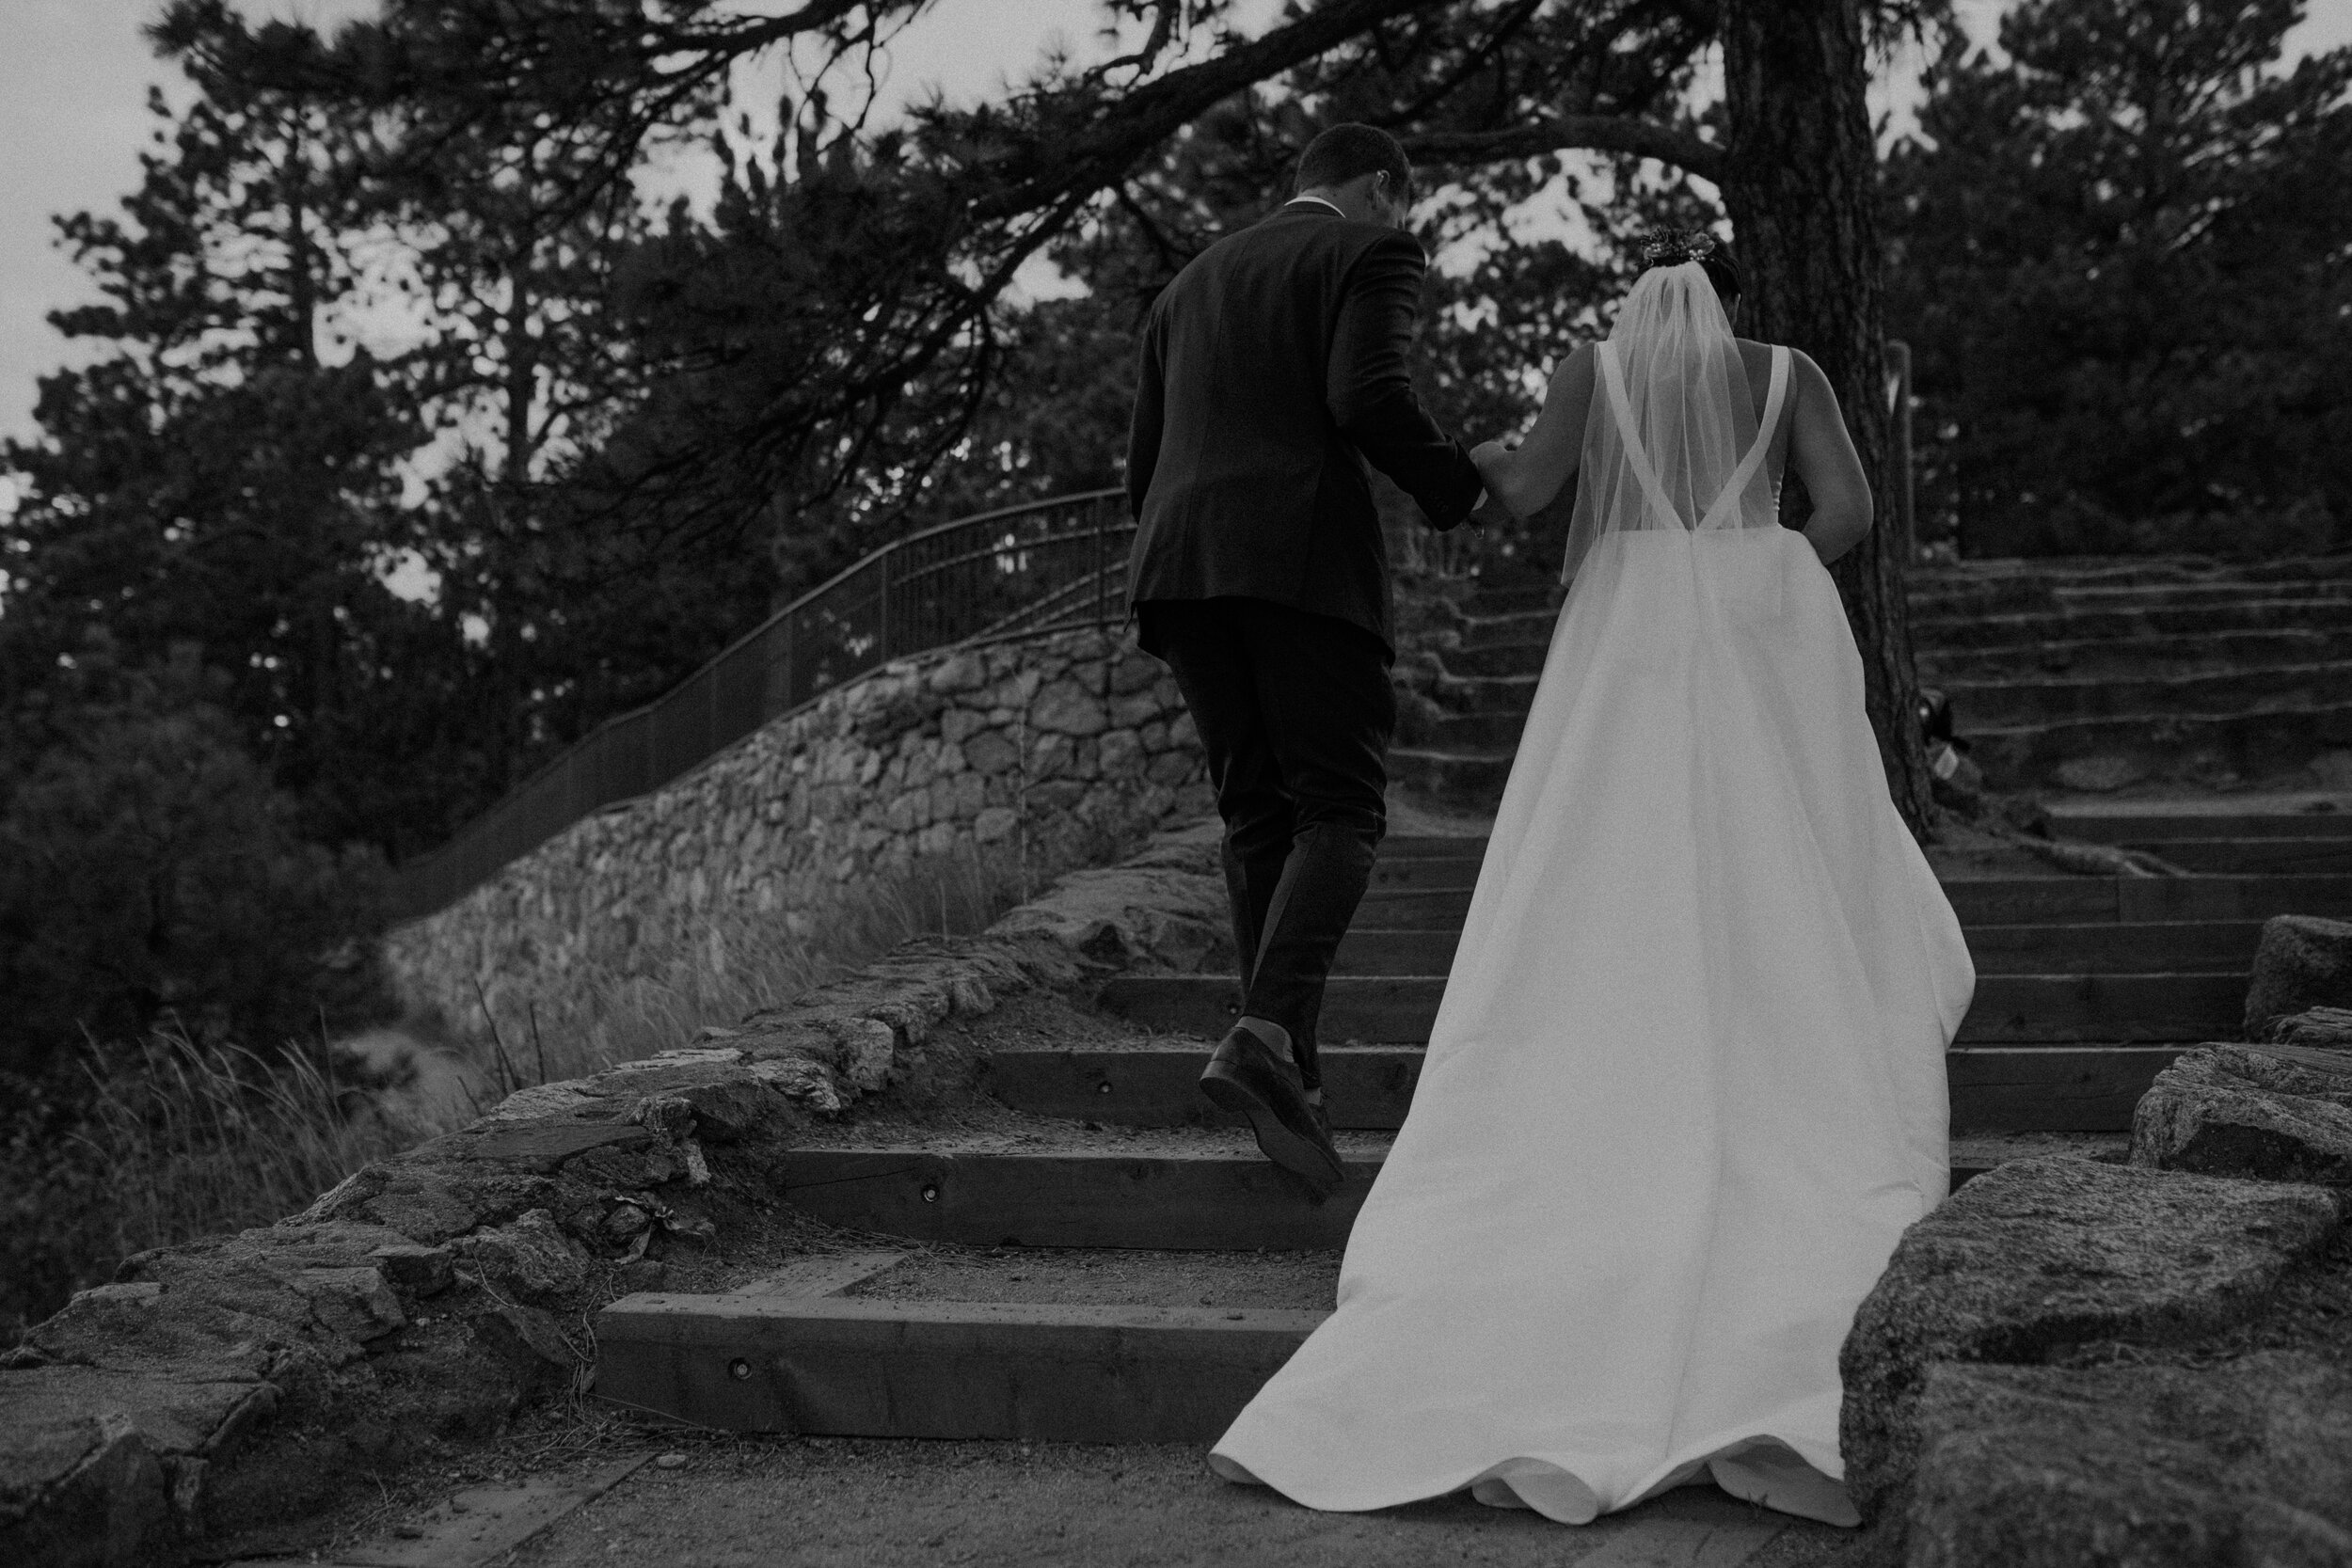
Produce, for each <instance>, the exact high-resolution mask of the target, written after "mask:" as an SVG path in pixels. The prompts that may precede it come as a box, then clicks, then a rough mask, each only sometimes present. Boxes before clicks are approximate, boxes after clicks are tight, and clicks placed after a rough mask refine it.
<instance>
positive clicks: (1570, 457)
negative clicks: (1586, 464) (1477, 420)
mask: <svg viewBox="0 0 2352 1568" xmlns="http://www.w3.org/2000/svg"><path fill="white" fill-rule="evenodd" d="M1592 406H1593V348H1592V345H1591V344H1590V343H1587V344H1585V345H1584V346H1583V347H1582V348H1580V349H1578V350H1577V351H1576V352H1575V353H1573V354H1571V355H1569V356H1567V358H1566V359H1565V360H1563V361H1562V362H1561V364H1560V368H1559V369H1558V370H1556V371H1554V372H1551V385H1550V387H1549V388H1547V389H1546V390H1545V392H1544V411H1543V412H1542V413H1540V414H1538V415H1536V416H1535V428H1534V429H1533V430H1531V431H1529V432H1528V433H1527V439H1526V440H1524V441H1522V442H1520V443H1519V445H1518V449H1517V450H1516V451H1514V450H1511V449H1509V448H1506V447H1504V446H1503V444H1502V442H1500V441H1484V442H1481V443H1480V444H1479V445H1478V446H1477V447H1476V448H1475V449H1474V450H1472V451H1471V452H1470V461H1471V462H1473V463H1475V464H1477V465H1478V473H1479V477H1480V478H1482V479H1484V480H1485V481H1486V493H1487V494H1488V495H1490V496H1492V497H1493V498H1494V499H1497V500H1499V501H1501V502H1502V504H1503V505H1504V506H1505V507H1507V508H1509V509H1510V513H1511V515H1513V516H1514V517H1525V516H1530V515H1533V514H1534V513H1537V512H1540V511H1542V510H1543V509H1544V507H1545V506H1546V505H1548V504H1549V502H1550V500H1551V499H1552V498H1553V497H1554V496H1557V495H1558V494H1559V493H1560V490H1561V487H1562V486H1563V485H1565V484H1566V483H1567V482H1568V477H1569V476H1570V475H1571V474H1573V473H1575V472H1576V465H1577V463H1578V461H1579V459H1581V457H1582V456H1583V455H1584V417H1585V415H1587V414H1588V413H1590V412H1591V411H1592Z"/></svg>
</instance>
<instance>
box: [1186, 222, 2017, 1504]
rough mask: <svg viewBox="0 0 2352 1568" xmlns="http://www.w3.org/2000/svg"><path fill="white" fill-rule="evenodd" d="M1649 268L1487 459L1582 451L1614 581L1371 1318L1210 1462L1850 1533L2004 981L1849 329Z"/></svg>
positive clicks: (1539, 465) (1483, 882)
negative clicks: (1903, 1276) (1843, 1445)
mask: <svg viewBox="0 0 2352 1568" xmlns="http://www.w3.org/2000/svg"><path fill="white" fill-rule="evenodd" d="M1646 259H1647V260H1648V261H1650V265H1649V268H1648V270H1646V271H1645V272H1644V273H1643V275H1642V276H1641V277H1640V279H1639V280H1638V281H1637V282H1636V283H1635V284H1634V286H1633V289H1632V291H1631V293H1629V295H1628V296H1627V298H1626V299H1625V301H1624V303H1623V305H1622V306H1621V308H1620V309H1619V310H1618V314H1617V319H1616V323H1615V325H1614V328H1613V331H1612V332H1611V333H1610V335H1609V339H1608V341H1606V342H1603V343H1600V344H1598V345H1591V346H1586V347H1583V348H1580V349H1578V350H1577V351H1576V352H1575V353H1574V354H1572V355H1570V356H1568V358H1567V360H1566V361H1565V363H1564V364H1563V365H1561V366H1560V368H1559V370H1558V372H1557V373H1556V374H1554V375H1553V377H1552V379H1551V385H1550V388H1549V393H1548V394H1547V396H1546V399H1545V402H1544V407H1543V412H1542V414H1541V415H1540V417H1539V418H1538V419H1537V420H1536V422H1535V425H1534V429H1533V430H1532V431H1531V432H1530V434H1529V436H1528V437H1527V439H1526V441H1525V443H1524V444H1523V445H1521V446H1520V447H1519V448H1518V450H1516V451H1505V450H1504V449H1503V448H1502V447H1501V446H1500V445H1497V444H1495V443H1492V442H1489V443H1487V444H1486V445H1485V446H1483V447H1481V448H1479V449H1478V451H1476V452H1474V453H1473V454H1472V456H1473V457H1474V458H1475V460H1476V461H1477V463H1478V465H1479V467H1480V469H1481V470H1482V472H1483V474H1484V475H1485V477H1486V482H1487V484H1488V487H1489V488H1490V489H1491V490H1492V491H1493V493H1494V494H1495V495H1496V496H1497V497H1498V498H1500V499H1502V501H1503V502H1504V504H1506V505H1507V506H1509V507H1510V509H1511V510H1512V511H1513V512H1514V513H1516V514H1519V515H1525V514H1527V513H1529V512H1532V511H1534V510H1535V509H1536V508H1538V507H1540V506H1542V505H1543V504H1544V503H1545V502H1547V501H1549V499H1551V498H1552V497H1553V496H1554V495H1556V494H1557V493H1558V492H1559V490H1560V489H1561V488H1562V487H1563V486H1564V485H1565V483H1567V480H1568V477H1569V475H1570V474H1571V473H1573V474H1574V475H1575V476H1576V484H1577V489H1576V510H1575V515H1574V521H1573V522H1572V524H1571V526H1570V531H1569V538H1568V550H1567V569H1568V571H1569V572H1570V573H1572V574H1573V576H1574V579H1575V580H1574V585H1573V587H1572V588H1571V590H1570V592H1569V594H1568V598H1567V603H1566V606H1565V609H1564V610H1563V611H1562V613H1561V616H1560V621H1559V625H1558V627H1557V629H1556V630H1555V631H1554V633H1553V636H1552V640H1551V646H1550V651H1549V656H1548V657H1547V659H1546V662H1545V666H1544V673H1543V680H1542V684H1541V685H1540V687H1539V688H1538V689H1537V691H1536V695H1535V702H1534V711H1533V713H1532V714H1531V715H1530V717H1529V719H1528V722H1527V728H1526V731H1525V734H1524V736H1523V738H1522V739H1521V740H1520V742H1519V749H1518V760H1517V762H1516V764H1515V765H1514V767H1513V768H1512V772H1511V779H1510V784H1509V785H1508V787H1507V788H1506V789H1505V790H1504V792H1503V797H1502V807H1501V810H1500V812H1499V813H1498V815H1497V817H1496V820H1495V825H1494V832H1493V837H1492V840H1491V844H1490V847H1489V848H1488V850H1487V853H1486V861H1485V863H1484V865H1483V866H1482V867H1481V869H1480V872H1479V877H1478V888H1477V892H1476V893H1475V894H1474V895H1472V898H1471V901H1470V916H1469V921H1468V924H1467V926H1466V927H1465V929H1464V932H1463V938H1462V944H1461V948H1460V951H1459V954H1458V956H1457V957H1456V958H1455V959H1454V970H1453V974H1452V975H1451V976H1450V977H1449V978H1448V980H1447V982H1446V990H1445V1000H1444V1002H1443V1004H1442V1005H1441V1006H1440V1007H1439V1009H1438V1019H1437V1023H1436V1026H1435V1027H1434V1029H1433V1030H1432V1032H1431V1035H1430V1040H1429V1050H1428V1055H1427V1059H1426V1062H1425V1065H1424V1066H1423V1068H1422V1076H1421V1084H1420V1087H1419V1088H1418V1089H1417V1090H1416V1091H1415V1096H1414V1100H1413V1105H1412V1110H1411V1114H1410V1115H1409V1116H1408V1117H1406V1121H1405V1125H1404V1127H1403V1129H1402V1131H1401V1132H1399V1133H1398V1135H1397V1139H1396V1143H1395V1147H1394V1148H1393V1149H1392V1150H1391V1152H1390V1155H1389V1157H1388V1160H1387V1162H1386V1163H1385V1164H1383V1166H1382V1167H1381V1171H1380V1175H1379V1178H1378V1180H1376V1181H1375V1184H1374V1186H1373V1189H1372V1192H1371V1194H1370V1196H1368V1197H1367V1199H1366V1200H1365V1203H1364V1207H1363V1211H1362V1213H1361V1216H1360V1217H1359V1219H1358V1220H1357V1222H1356V1226H1355V1229H1354V1231H1353V1233H1352V1234H1351V1235H1350V1236H1349V1238H1348V1243H1347V1253H1346V1258H1345V1260H1344V1262H1343V1266H1342V1270H1341V1274H1340V1286H1339V1304H1338V1310H1337V1311H1336V1312H1335V1313H1334V1314H1333V1315H1332V1316H1331V1317H1330V1318H1329V1319H1328V1320H1327V1321H1326V1322H1325V1323H1324V1324H1323V1326H1322V1327H1320V1328H1319V1329H1317V1330H1316V1331H1315V1333H1314V1335H1313V1336H1312V1337H1311V1338H1310V1339H1309V1340H1308V1341H1307V1342H1306V1344H1305V1345H1304V1346H1302V1347H1301V1348H1300V1349H1299V1351H1298V1353H1297V1354H1295V1356H1294V1357H1293V1358H1292V1359H1291V1361H1290V1363H1289V1364H1288V1365H1287V1366H1285V1367H1284V1368H1283V1369H1282V1370H1281V1371H1280V1372H1279V1374H1277V1375H1276V1376H1275V1378H1274V1379H1273V1380H1272V1381H1271V1382H1270V1383H1268V1384H1267V1385H1266V1386H1265V1387H1264V1389H1263V1391H1261V1392H1260V1393H1259V1395H1258V1397H1257V1398H1256V1399H1255V1400H1253V1401H1252V1402H1250V1404H1249V1406H1248V1408H1247V1409H1246V1410H1244V1411H1243V1412H1242V1414H1241V1416H1240V1418H1238V1419H1237V1420H1235V1421H1234V1423H1233V1425H1232V1429H1231V1430H1230V1431H1228V1432H1227V1433H1225V1435H1224V1437H1223V1438H1221V1439H1220V1440H1219V1441H1218V1442H1217V1444H1216V1448H1215V1449H1214V1451H1213V1452H1212V1454H1211V1456H1210V1464H1211V1465H1212V1466H1213V1467H1215V1468H1216V1471H1217V1472H1218V1473H1219V1474H1220V1475H1223V1476H1225V1477H1226V1478H1227V1479H1229V1480H1232V1481H1259V1482H1263V1483H1264V1484H1266V1485H1270V1486H1273V1487H1276V1488H1278V1489H1279V1490H1280V1491H1282V1492H1283V1493H1285V1494H1286V1495H1288V1496H1290V1497H1294V1498H1295V1499H1297V1500H1298V1501H1300V1502H1302V1503H1306V1504H1308V1505H1310V1506H1311V1507H1314V1508H1321V1509H1372V1508H1383V1507H1387V1506H1389V1505H1391V1504H1395V1503H1404V1502H1408V1501H1412V1500H1415V1499H1418V1498H1423V1497H1435V1496H1438V1495H1440V1494H1444V1493H1448V1492H1453V1491H1456V1490H1459V1489H1461V1488H1463V1487H1468V1488H1469V1489H1470V1492H1471V1493H1472V1495H1473V1496H1475V1497H1477V1498H1478V1499H1479V1500H1480V1501H1482V1502H1487V1503H1493V1504H1497V1505H1501V1506H1505V1507H1523V1508H1532V1509H1534V1510H1536V1511H1538V1512H1540V1513H1544V1514H1547V1515H1549V1517H1551V1518H1554V1519H1558V1520H1562V1521H1565V1522H1567V1523H1572V1524H1582V1523H1584V1522H1586V1521H1588V1520H1591V1519H1593V1518H1594V1517H1595V1516H1597V1515H1598V1514H1601V1513H1608V1512H1610V1511H1612V1510H1614V1509H1622V1508H1627V1507H1629V1506H1631V1505H1632V1504H1635V1503H1638V1502H1640V1501H1642V1500H1643V1499H1645V1498H1646V1497H1654V1496H1656V1495H1657V1494H1659V1493H1660V1492H1662V1491H1664V1490H1666V1489H1667V1488H1669V1487H1673V1486H1678V1485H1682V1484H1684V1483H1686V1482H1695V1481H1708V1480H1712V1481H1714V1482H1715V1484H1717V1485H1719V1486H1721V1487H1723V1488H1724V1490H1726V1491H1728V1492H1730V1493H1732V1494H1734V1495H1736V1496H1738V1497H1744V1498H1748V1499H1750V1500H1753V1501H1756V1502H1759V1503H1763V1504H1766V1505H1768V1506H1770V1507H1772V1508H1776V1509H1781V1510H1784V1511H1786V1512H1788V1513H1797V1514H1803V1515H1804V1516H1806V1517H1809V1518H1814V1519H1820V1520H1826V1521H1829V1522H1831V1523H1834V1524H1853V1523H1855V1522H1857V1519H1856V1514H1855V1512H1854V1509H1853V1505H1852V1503H1851V1501H1850V1500H1849V1498H1848V1497H1847V1495H1846V1491H1845V1487H1844V1485H1843V1484H1842V1478H1843V1475H1844V1469H1843V1466H1842V1465H1841V1463H1840V1461H1839V1458H1838V1451H1837V1415H1838V1397H1839V1390H1838V1378H1837V1352H1838V1347H1839V1344H1840V1343H1841V1342H1842V1341H1843V1339H1844V1338H1845V1335H1846V1332H1847V1330H1848V1328H1849V1327H1850V1326H1851V1322H1852V1318H1853V1313H1854V1309H1855V1307H1857V1306H1858V1305H1859V1304H1860V1302H1861V1300H1862V1298H1863V1296H1864V1295H1865V1294H1866V1293H1867V1292H1868V1291H1869V1289H1870V1287H1871V1285H1872V1283H1873V1282H1874V1281H1875V1280H1876V1279H1877V1277H1878V1275H1879V1273H1880V1271H1881V1270H1882V1269H1883V1267H1884V1265H1885V1262H1886V1259H1887V1256H1888V1254H1889V1253H1890V1252H1891V1251H1892V1250H1893V1247H1894V1245H1895V1242H1896V1239H1897V1238H1898V1237H1899V1236H1900V1235H1901V1234H1902V1231H1903V1229H1904V1227H1907V1226H1909V1225H1910V1224H1911V1223H1912V1222H1913V1221H1915V1220H1916V1219H1918V1218H1919V1217H1920V1216H1921V1215H1923V1214H1925V1213H1927V1212H1928V1211H1929V1210H1931V1209H1932V1208H1933V1207H1934V1206H1935V1205H1936V1204H1937V1203H1938V1202H1940V1201H1941V1200H1942V1199H1943V1197H1944V1196H1945V1189H1946V1184H1947V1148H1946V1140H1947V1103H1946V1089H1945V1076H1944V1074H1945V1068H1944V1053H1945V1050H1946V1048H1947V1046H1948V1045H1949V1044H1950V1042H1951V1039H1952V1037H1953V1034H1954V1032H1955V1031H1956V1030H1957V1029H1958V1027H1959V1025H1960V1021H1961V1017H1962V1015H1963V1013H1964V1012H1965V1011H1966V1010H1967V1006H1968V1001H1969V996H1970V993H1971V991H1972V990H1973V988H1974V985H1975V972H1974V969H1973V967H1972V965H1971V964H1970V961H1969V958H1968V951H1967V948H1966V947H1965V945H1963V942H1962V940H1961V934H1960V927H1959V924H1958V922H1957V921H1956V920H1955V919H1954V918H1953V915H1952V911H1951V908H1950V906H1949V905H1948V904H1947V902H1946V901H1945V899H1944V896H1943V894H1942V891H1941V890H1940V889H1939V888H1938V886H1937V885H1936V882H1935V879H1934V877H1933V875H1932V873H1931V872H1930V870H1929V868H1928V865H1927V862H1926V859H1925V858H1924V857H1923V856H1922V855H1921V853H1920V851H1919V848H1918V847H1917V845H1916V844H1915V843H1914V842H1913V839H1912V837H1911V834H1910V832H1908V831H1907V830H1906V829H1905V827H1904V825H1903V823H1902V820H1901V818H1900V817H1899V816H1897V814H1896V812H1895V809H1894V806H1893V804H1892V803H1891V801H1890V800H1889V798H1888V794H1887V787H1886V779H1885V775H1884V772H1883V768H1882V766H1881V763H1880V760H1879V753H1878V750H1877V747H1876V744H1875V743H1874V741H1873V739H1872V736H1871V732H1870V729H1869V725H1868V723H1867V721H1866V719H1865V717H1864V712H1863V701H1862V665H1861V661H1860V658H1859V657H1858V655H1857V654H1856V652H1855V648H1854V642H1853V638H1852V634H1851V631H1850V630H1849V629H1848V627H1847V624H1846V617H1845V615H1844V613H1843V611H1842V610H1841V608H1840V606H1839V603H1838V598H1837V594H1836V589H1835V588H1834V587H1833V586H1832V584H1831V581H1830V578H1829V574H1828V572H1827V571H1826V570H1825V569H1824V564H1823V563H1824V562H1827V561H1829V560H1831V559H1833V558H1835V557H1836V556H1837V555H1838V554H1840V553H1842V552H1843V551H1845V550H1846V549H1848V548H1851V546H1853V545H1854V544H1855V543H1857V542H1858V541H1859V540H1860V539H1861V538H1862V536H1863V535H1864V534H1865V533H1866V532H1867V531H1868V529H1869V526H1870V494H1869V487H1868V483H1867V480H1866V479H1865V477H1864V474H1863V471H1862V466H1861V463H1860V461H1859V459H1858V458H1857V457H1856V456H1855V453H1854V449H1853V444H1852V442H1851V439H1850V438H1849V436H1847V433H1846V429H1845V425H1844V422H1843V420H1842V419H1841V417H1840V415H1839V411H1838V407H1837V403H1836V397H1835V395H1834V394H1833V393H1832V392H1831V390H1830V386H1829V382H1828V380H1827V379H1826V378H1825V377H1824V376H1823V375H1822V373H1821V372H1820V369H1819V368H1818V367H1817V366H1815V364H1814V363H1813V361H1812V360H1810V359H1808V358H1807V357H1806V356H1804V355H1802V354H1797V353H1792V352H1791V351H1790V350H1789V349H1788V348H1786V347H1780V346H1772V345H1767V344H1763V343H1757V342H1751V341H1746V340H1744V339H1739V338H1735V337H1734V336H1733V335H1732V331H1731V325H1730V321H1729V318H1728V316H1727V314H1726V307H1727V306H1729V305H1731V304H1733V303H1734V302H1735V301H1736V298H1737V295H1738V292H1739V274H1738V271H1737V269H1736V266H1735V265H1734V263H1733V261H1732V258H1731V256H1730V253H1729V250H1728V247H1726V246H1723V245H1719V244H1715V243H1713V242H1711V241H1710V240H1709V239H1708V236H1706V235H1704V234H1698V235H1669V236H1665V237H1664V238H1663V239H1662V240H1661V241H1656V242H1653V244H1652V246H1651V248H1650V251H1649V252H1648V253H1647V254H1646ZM1785 467H1794V468H1795V469H1796V471H1797V473H1798V474H1799V475H1801V476H1802V477H1803V478H1804V483H1805V487H1806V488H1807V490H1808V491H1810V493H1811V494H1812V496H1813V499H1814V501H1815V512H1814V515H1813V518H1812V521H1811V523H1810V524H1809V526H1808V527H1807V528H1806V529H1805V531H1804V533H1803V534H1798V533H1796V532H1793V531H1788V530H1785V529H1783V528H1782V527H1781V526H1780V522H1779V516H1778V496H1779V489H1780V480H1781V475H1782V472H1783V470H1784V468H1785Z"/></svg>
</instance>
